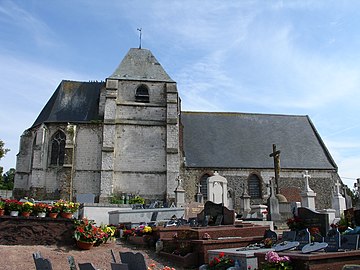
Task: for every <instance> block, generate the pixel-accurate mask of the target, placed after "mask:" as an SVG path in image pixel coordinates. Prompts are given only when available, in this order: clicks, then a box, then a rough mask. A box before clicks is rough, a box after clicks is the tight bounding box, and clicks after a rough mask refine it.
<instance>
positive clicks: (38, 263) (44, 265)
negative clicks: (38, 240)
mask: <svg viewBox="0 0 360 270" xmlns="http://www.w3.org/2000/svg"><path fill="white" fill-rule="evenodd" d="M33 259H34V262H35V268H36V270H52V269H53V268H52V265H51V262H50V260H49V259H44V258H43V257H42V256H41V253H40V251H39V252H35V253H33Z"/></svg>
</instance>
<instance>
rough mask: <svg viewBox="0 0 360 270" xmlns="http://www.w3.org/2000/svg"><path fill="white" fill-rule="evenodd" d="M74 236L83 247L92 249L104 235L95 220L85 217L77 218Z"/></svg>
mask: <svg viewBox="0 0 360 270" xmlns="http://www.w3.org/2000/svg"><path fill="white" fill-rule="evenodd" d="M74 223H75V230H74V238H75V240H76V244H77V246H78V247H79V248H81V249H90V248H91V247H92V246H93V245H94V244H95V242H96V241H97V240H98V239H99V238H101V237H102V231H101V229H100V228H99V227H96V226H95V225H94V224H95V223H94V222H93V221H91V220H88V219H87V218H83V219H81V220H75V222H74Z"/></svg>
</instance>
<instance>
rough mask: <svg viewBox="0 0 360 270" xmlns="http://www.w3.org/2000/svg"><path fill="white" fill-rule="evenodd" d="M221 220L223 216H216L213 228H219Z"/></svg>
mask: <svg viewBox="0 0 360 270" xmlns="http://www.w3.org/2000/svg"><path fill="white" fill-rule="evenodd" d="M223 218H224V216H223V215H217V217H216V220H215V226H220V225H221V223H222V220H223Z"/></svg>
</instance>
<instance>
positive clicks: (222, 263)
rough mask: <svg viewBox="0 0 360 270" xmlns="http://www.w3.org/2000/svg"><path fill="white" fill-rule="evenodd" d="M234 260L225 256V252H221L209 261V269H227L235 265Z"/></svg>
mask: <svg viewBox="0 0 360 270" xmlns="http://www.w3.org/2000/svg"><path fill="white" fill-rule="evenodd" d="M234 265H235V263H234V260H233V259H230V258H228V257H226V256H225V253H224V252H220V253H219V256H218V257H215V258H214V259H212V260H211V261H210V262H209V265H208V266H207V269H209V270H225V269H228V268H229V267H232V266H234Z"/></svg>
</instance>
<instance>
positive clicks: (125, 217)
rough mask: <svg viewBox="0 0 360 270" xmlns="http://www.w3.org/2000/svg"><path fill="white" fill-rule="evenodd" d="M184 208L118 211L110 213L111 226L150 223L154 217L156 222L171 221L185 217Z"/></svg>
mask: <svg viewBox="0 0 360 270" xmlns="http://www.w3.org/2000/svg"><path fill="white" fill-rule="evenodd" d="M184 213H185V209H184V208H154V209H131V210H125V209H124V210H117V211H111V212H109V222H110V224H119V223H130V222H131V223H133V224H139V223H140V222H150V221H151V218H152V217H153V215H157V217H156V220H157V221H160V220H170V219H171V217H172V216H174V215H175V216H176V217H177V218H180V217H183V216H184Z"/></svg>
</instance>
